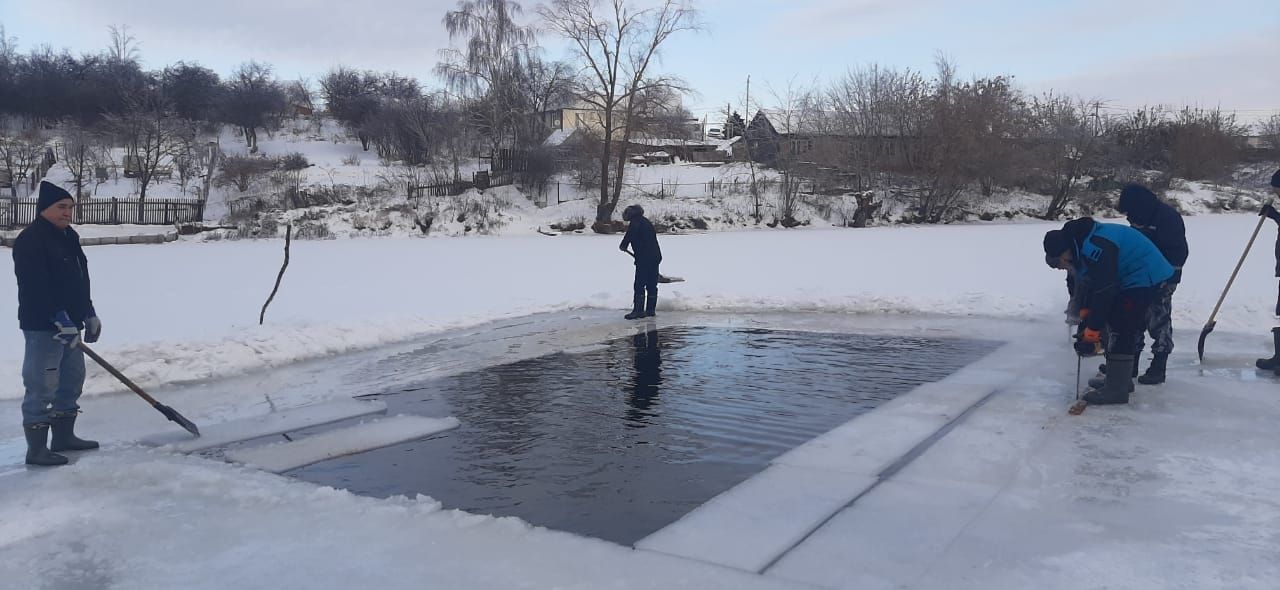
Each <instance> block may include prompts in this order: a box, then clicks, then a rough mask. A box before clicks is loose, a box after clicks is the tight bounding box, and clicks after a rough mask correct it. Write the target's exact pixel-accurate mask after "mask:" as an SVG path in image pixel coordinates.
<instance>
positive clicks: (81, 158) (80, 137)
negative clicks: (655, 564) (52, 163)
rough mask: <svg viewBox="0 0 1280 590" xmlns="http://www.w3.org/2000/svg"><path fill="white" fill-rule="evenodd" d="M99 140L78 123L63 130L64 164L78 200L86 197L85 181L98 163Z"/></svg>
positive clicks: (69, 124) (70, 124) (71, 124)
mask: <svg viewBox="0 0 1280 590" xmlns="http://www.w3.org/2000/svg"><path fill="white" fill-rule="evenodd" d="M97 144H98V142H97V138H96V137H95V136H94V134H93V133H92V132H90V131H89V130H87V129H85V128H84V127H82V126H80V125H79V124H76V123H68V124H67V125H66V126H64V127H63V130H62V163H63V164H65V165H66V167H67V171H69V172H70V173H71V182H72V184H74V185H75V187H76V193H75V194H76V198H77V199H79V198H81V197H82V196H83V195H84V185H85V179H86V178H88V177H89V175H91V174H93V169H94V166H95V165H96V164H97V163H98V158H97V154H98V150H97Z"/></svg>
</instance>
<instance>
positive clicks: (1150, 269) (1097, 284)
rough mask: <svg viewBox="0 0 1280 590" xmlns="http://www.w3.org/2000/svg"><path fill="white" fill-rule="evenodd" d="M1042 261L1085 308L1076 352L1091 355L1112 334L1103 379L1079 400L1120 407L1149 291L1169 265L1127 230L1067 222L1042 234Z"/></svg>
mask: <svg viewBox="0 0 1280 590" xmlns="http://www.w3.org/2000/svg"><path fill="white" fill-rule="evenodd" d="M1044 254H1045V262H1046V263H1048V264H1049V266H1051V267H1053V268H1060V269H1064V270H1066V271H1067V272H1069V273H1071V274H1072V275H1073V276H1074V277H1075V288H1076V289H1086V290H1087V293H1086V294H1085V296H1084V300H1085V301H1087V302H1088V304H1089V310H1088V312H1087V313H1084V314H1081V315H1082V319H1083V323H1082V324H1081V325H1080V333H1079V336H1078V342H1077V343H1076V351H1077V352H1078V353H1080V354H1082V355H1091V354H1094V351H1095V350H1096V349H1097V347H1098V345H1099V344H1100V343H1101V342H1102V333H1103V331H1104V330H1110V332H1111V333H1112V334H1113V337H1112V343H1111V344H1112V345H1111V346H1110V347H1109V348H1108V350H1107V374H1106V377H1105V379H1104V381H1103V382H1102V383H1100V384H1093V383H1091V384H1090V386H1091V387H1092V389H1091V390H1090V391H1089V392H1088V393H1086V394H1085V396H1084V400H1085V401H1086V402H1088V403H1090V404H1126V403H1129V392H1131V391H1133V374H1132V370H1133V364H1134V362H1135V359H1134V352H1135V349H1134V346H1135V345H1136V344H1137V332H1139V331H1141V330H1142V329H1143V326H1144V323H1145V321H1146V313H1147V306H1148V305H1149V304H1150V302H1151V299H1152V297H1153V295H1154V291H1155V287H1156V286H1158V285H1159V284H1161V283H1163V282H1165V281H1167V280H1169V278H1170V277H1172V276H1173V266H1171V265H1170V264H1169V262H1168V261H1166V260H1165V258H1164V256H1163V255H1162V254H1160V251H1159V250H1157V249H1156V247H1155V245H1154V244H1152V243H1151V240H1149V239H1147V237H1146V236H1144V235H1143V234H1142V233H1141V232H1139V231H1138V230H1135V229H1133V228H1131V227H1125V226H1123V225H1117V224H1114V223H1098V222H1095V221H1094V220H1093V219H1091V218H1088V217H1082V218H1080V219H1073V220H1071V221H1068V222H1067V223H1066V224H1064V225H1063V226H1062V229H1055V230H1051V231H1049V232H1047V233H1045V236H1044Z"/></svg>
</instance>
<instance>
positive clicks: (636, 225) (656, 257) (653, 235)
mask: <svg viewBox="0 0 1280 590" xmlns="http://www.w3.org/2000/svg"><path fill="white" fill-rule="evenodd" d="M627 246H631V249H632V250H634V251H635V254H636V264H644V263H648V264H657V263H659V262H662V248H659V247H658V232H657V231H656V230H654V229H653V224H652V223H649V220H648V219H645V218H644V216H643V215H640V216H637V217H634V218H632V219H631V221H630V222H629V224H628V225H627V234H626V235H624V236H622V244H621V245H619V246H618V247H619V248H622V249H623V250H626V249H627Z"/></svg>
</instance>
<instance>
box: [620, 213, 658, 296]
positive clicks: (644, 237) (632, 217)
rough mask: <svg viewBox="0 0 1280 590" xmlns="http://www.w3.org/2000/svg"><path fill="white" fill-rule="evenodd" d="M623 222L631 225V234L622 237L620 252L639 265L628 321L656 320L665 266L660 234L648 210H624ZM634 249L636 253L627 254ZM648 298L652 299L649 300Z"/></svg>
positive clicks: (628, 230)
mask: <svg viewBox="0 0 1280 590" xmlns="http://www.w3.org/2000/svg"><path fill="white" fill-rule="evenodd" d="M622 220H623V221H625V222H627V234H626V235H624V236H622V243H621V244H619V245H618V248H619V249H621V250H622V251H623V252H627V253H628V254H631V255H632V256H633V257H634V258H635V263H636V280H635V283H634V284H633V285H632V289H633V293H632V299H633V304H632V307H631V313H629V314H627V315H626V316H624V317H626V318H627V319H629V320H634V319H637V318H643V317H652V316H653V315H655V312H656V310H657V307H658V265H659V264H661V263H662V248H659V247H658V232H657V231H655V230H654V229H653V224H652V223H649V220H648V219H645V217H644V209H642V208H641V207H640V206H639V205H630V206H628V207H627V208H626V209H623V210H622ZM628 246H630V247H631V248H632V249H633V250H634V252H632V251H631V250H627V247H628ZM646 295H647V296H648V298H647V299H646Z"/></svg>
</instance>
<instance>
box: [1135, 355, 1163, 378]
mask: <svg viewBox="0 0 1280 590" xmlns="http://www.w3.org/2000/svg"><path fill="white" fill-rule="evenodd" d="M1168 362H1169V355H1167V354H1156V355H1155V356H1153V357H1151V366H1150V367H1147V372H1146V373H1143V374H1142V376H1141V377H1138V383H1141V384H1143V385H1159V384H1161V383H1164V369H1165V365H1166V364H1167V363H1168ZM1137 364H1138V363H1136V362H1135V363H1134V366H1137Z"/></svg>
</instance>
